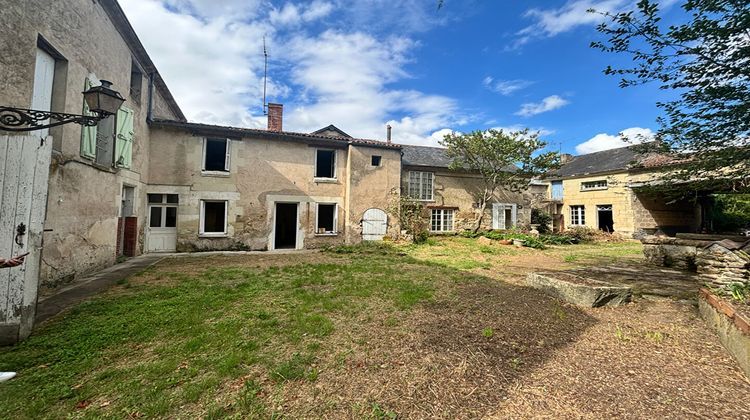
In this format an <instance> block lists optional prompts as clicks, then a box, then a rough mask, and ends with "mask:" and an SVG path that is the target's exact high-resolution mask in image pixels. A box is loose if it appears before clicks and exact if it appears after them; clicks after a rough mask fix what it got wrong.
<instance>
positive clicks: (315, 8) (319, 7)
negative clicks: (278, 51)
mask: <svg viewBox="0 0 750 420" xmlns="http://www.w3.org/2000/svg"><path fill="white" fill-rule="evenodd" d="M331 11H333V5H332V4H331V3H328V2H324V1H319V0H316V1H313V2H312V3H310V5H309V6H307V7H306V8H305V7H304V6H298V5H296V4H294V3H286V4H285V5H284V7H282V8H281V9H273V10H271V12H270V13H269V15H268V18H269V21H270V22H271V24H273V25H277V26H278V25H288V26H295V25H299V24H301V23H307V22H312V21H315V20H318V19H320V18H323V17H325V16H327V15H328V14H330V13H331Z"/></svg>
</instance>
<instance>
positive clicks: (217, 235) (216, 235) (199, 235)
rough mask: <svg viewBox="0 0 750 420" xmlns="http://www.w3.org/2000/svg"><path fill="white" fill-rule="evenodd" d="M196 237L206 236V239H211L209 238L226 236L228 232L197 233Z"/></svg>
mask: <svg viewBox="0 0 750 420" xmlns="http://www.w3.org/2000/svg"><path fill="white" fill-rule="evenodd" d="M198 237H199V238H208V239H211V238H228V237H229V234H228V233H200V234H198Z"/></svg>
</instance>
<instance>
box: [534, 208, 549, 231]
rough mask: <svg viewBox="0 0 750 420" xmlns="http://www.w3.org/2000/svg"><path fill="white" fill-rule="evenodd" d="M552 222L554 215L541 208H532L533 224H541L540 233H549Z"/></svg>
mask: <svg viewBox="0 0 750 420" xmlns="http://www.w3.org/2000/svg"><path fill="white" fill-rule="evenodd" d="M550 223H552V216H551V215H550V214H549V213H547V212H546V211H544V210H540V209H531V224H532V225H539V227H538V228H537V230H538V231H539V233H541V234H544V233H548V232H549V225H550Z"/></svg>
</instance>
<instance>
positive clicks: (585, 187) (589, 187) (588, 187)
mask: <svg viewBox="0 0 750 420" xmlns="http://www.w3.org/2000/svg"><path fill="white" fill-rule="evenodd" d="M607 188H609V185H607V180H606V179H599V180H596V181H584V182H581V191H597V190H606V189H607Z"/></svg>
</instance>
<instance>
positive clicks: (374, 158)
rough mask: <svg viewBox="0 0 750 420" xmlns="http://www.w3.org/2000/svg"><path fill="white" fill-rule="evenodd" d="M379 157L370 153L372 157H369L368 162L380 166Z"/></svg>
mask: <svg viewBox="0 0 750 420" xmlns="http://www.w3.org/2000/svg"><path fill="white" fill-rule="evenodd" d="M381 158H382V157H381V156H378V155H372V157H371V158H370V164H371V165H372V166H380V160H381Z"/></svg>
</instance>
